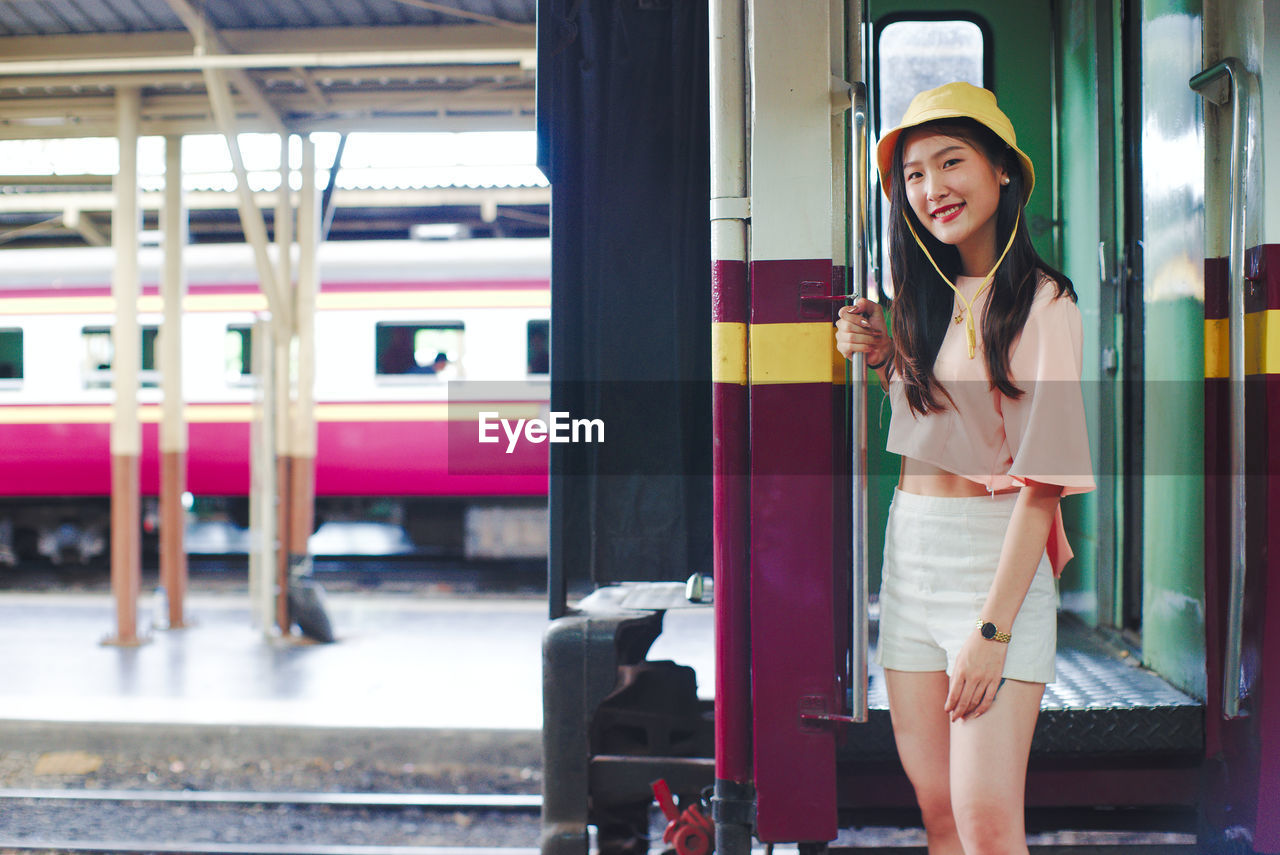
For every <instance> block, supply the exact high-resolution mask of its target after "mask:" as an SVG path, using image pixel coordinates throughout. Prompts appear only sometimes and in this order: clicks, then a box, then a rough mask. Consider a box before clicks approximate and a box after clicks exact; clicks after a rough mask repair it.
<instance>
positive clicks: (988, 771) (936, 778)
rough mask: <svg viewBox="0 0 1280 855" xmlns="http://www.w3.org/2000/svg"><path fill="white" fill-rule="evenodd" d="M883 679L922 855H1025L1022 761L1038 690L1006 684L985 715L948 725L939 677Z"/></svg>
mask: <svg viewBox="0 0 1280 855" xmlns="http://www.w3.org/2000/svg"><path fill="white" fill-rule="evenodd" d="M884 673H885V685H886V688H887V689H888V691H889V712H890V715H891V717H892V719H893V734H894V739H895V740H896V741H897V744H898V755H899V757H901V758H902V765H903V767H904V768H905V769H906V771H907V777H908V778H910V779H911V785H912V786H913V787H914V788H915V792H916V799H917V800H918V801H919V804H920V812H921V813H922V814H923V816H924V826H925V831H926V833H927V834H928V836H929V855H1005V853H1012V855H1025V853H1026V852H1027V841H1026V830H1025V825H1024V820H1023V806H1024V793H1025V791H1026V777H1027V758H1028V756H1029V755H1030V753H1031V735H1032V732H1033V731H1034V730H1035V725H1036V716H1037V715H1038V714H1039V712H1040V698H1041V696H1042V695H1043V694H1044V684H1042V683H1024V682H1021V681H1018V680H1007V681H1005V684H1004V686H1003V687H1002V688H1001V689H1000V694H999V695H997V696H996V701H995V703H994V704H993V705H992V706H991V709H989V710H988V711H987V712H986V713H985V714H983V715H981V716H979V717H977V718H970V719H969V720H967V721H957V722H955V723H954V724H952V723H949V722H948V718H947V714H946V713H945V712H943V709H942V705H943V703H944V702H945V701H946V697H947V686H948V679H947V675H946V673H945V672H942V671H923V672H914V671H893V670H889V669H885V672H884Z"/></svg>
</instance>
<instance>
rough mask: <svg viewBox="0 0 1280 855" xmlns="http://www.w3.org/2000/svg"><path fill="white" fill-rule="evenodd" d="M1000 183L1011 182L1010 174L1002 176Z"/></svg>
mask: <svg viewBox="0 0 1280 855" xmlns="http://www.w3.org/2000/svg"><path fill="white" fill-rule="evenodd" d="M1000 183H1001V184H1008V183H1009V176H1008V175H1006V176H1005V177H1004V178H1001V179H1000Z"/></svg>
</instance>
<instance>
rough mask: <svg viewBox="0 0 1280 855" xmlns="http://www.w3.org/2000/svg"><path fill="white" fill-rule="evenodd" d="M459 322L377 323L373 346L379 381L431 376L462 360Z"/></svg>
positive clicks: (460, 326)
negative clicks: (374, 345)
mask: <svg viewBox="0 0 1280 855" xmlns="http://www.w3.org/2000/svg"><path fill="white" fill-rule="evenodd" d="M463 330H464V325H463V323H462V321H436V322H433V323H380V324H378V326H377V333H376V337H375V343H376V347H377V355H376V362H375V370H376V371H377V374H378V376H379V377H402V376H403V377H410V376H424V375H425V376H433V375H438V374H442V373H444V372H445V371H446V370H448V369H449V367H450V366H452V365H453V364H454V363H456V362H457V361H458V360H459V359H460V358H461V357H462V334H463Z"/></svg>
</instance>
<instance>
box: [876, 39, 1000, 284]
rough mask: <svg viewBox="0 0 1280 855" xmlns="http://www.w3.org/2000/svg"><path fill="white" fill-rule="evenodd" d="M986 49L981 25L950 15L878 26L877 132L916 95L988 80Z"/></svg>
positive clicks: (884, 243)
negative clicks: (947, 84) (961, 83)
mask: <svg viewBox="0 0 1280 855" xmlns="http://www.w3.org/2000/svg"><path fill="white" fill-rule="evenodd" d="M991 60H992V57H991V50H990V39H989V38H988V32H987V29H986V27H985V26H984V25H983V22H981V21H979V20H975V19H972V18H959V17H956V16H953V15H948V16H929V15H924V14H919V15H894V16H892V17H889V18H885V19H884V20H883V21H881V22H880V28H879V34H878V37H877V39H876V71H877V74H876V81H877V92H876V104H877V105H878V108H877V110H876V120H877V125H878V134H882V133H884V132H885V131H886V130H888V129H889V128H892V127H893V126H894V125H896V124H897V123H898V122H899V121H900V120H901V119H902V114H903V113H905V112H906V111H907V105H908V104H910V103H911V99H912V98H913V97H914V96H915V95H916V93H918V92H922V91H924V90H926V89H932V88H934V87H935V86H941V85H942V84H944V83H951V82H953V81H956V80H963V81H965V82H967V83H972V84H973V85H974V86H989V85H990V82H991ZM877 196H879V197H880V222H881V234H880V237H881V243H880V246H881V255H882V258H885V259H886V260H887V258H888V252H889V232H888V225H887V224H888V221H889V203H888V201H887V200H885V199H884V197H883V194H877ZM881 269H882V270H883V271H884V275H883V276H882V277H881V279H882V280H883V282H884V287H883V290H884V291H885V293H886V295H887V296H890V297H892V296H893V283H892V282H891V281H889V265H888V264H887V261H886V263H884V264H882V265H881Z"/></svg>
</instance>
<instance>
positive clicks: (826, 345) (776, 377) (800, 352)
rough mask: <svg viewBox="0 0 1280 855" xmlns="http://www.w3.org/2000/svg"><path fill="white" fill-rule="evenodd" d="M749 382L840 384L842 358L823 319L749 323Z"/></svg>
mask: <svg viewBox="0 0 1280 855" xmlns="http://www.w3.org/2000/svg"><path fill="white" fill-rule="evenodd" d="M749 346H750V353H751V383H752V384H753V385H767V384H777V383H843V382H844V368H843V359H842V357H841V356H840V353H839V351H837V350H836V339H835V330H834V328H833V327H832V326H831V324H830V323H829V322H827V321H822V322H815V323H800V324H752V325H751V337H750V342H749Z"/></svg>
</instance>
